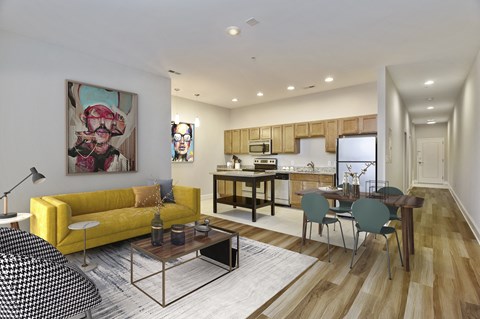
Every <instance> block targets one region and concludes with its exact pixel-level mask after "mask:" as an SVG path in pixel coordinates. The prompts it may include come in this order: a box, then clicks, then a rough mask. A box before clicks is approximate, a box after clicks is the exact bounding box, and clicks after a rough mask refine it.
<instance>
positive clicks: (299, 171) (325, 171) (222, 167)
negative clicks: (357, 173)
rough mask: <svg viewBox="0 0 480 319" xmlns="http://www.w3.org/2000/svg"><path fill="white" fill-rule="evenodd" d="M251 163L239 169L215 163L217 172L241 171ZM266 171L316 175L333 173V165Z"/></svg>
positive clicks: (251, 167) (250, 167) (269, 171)
mask: <svg viewBox="0 0 480 319" xmlns="http://www.w3.org/2000/svg"><path fill="white" fill-rule="evenodd" d="M253 168H254V167H253V166H252V165H245V166H242V168H240V169H235V168H231V167H227V166H226V165H217V172H220V171H226V172H242V169H253ZM266 172H268V173H284V174H316V175H334V174H335V167H316V168H315V170H314V171H312V169H311V168H310V167H295V168H294V169H293V170H289V169H288V170H287V169H276V170H267V171H266Z"/></svg>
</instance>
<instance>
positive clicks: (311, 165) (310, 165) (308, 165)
mask: <svg viewBox="0 0 480 319" xmlns="http://www.w3.org/2000/svg"><path fill="white" fill-rule="evenodd" d="M307 167H311V168H312V171H314V170H315V164H313V161H311V162H310V163H308V164H307Z"/></svg>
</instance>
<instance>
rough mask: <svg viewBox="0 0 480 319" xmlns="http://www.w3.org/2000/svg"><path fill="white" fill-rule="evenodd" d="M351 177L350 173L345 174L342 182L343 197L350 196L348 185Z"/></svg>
mask: <svg viewBox="0 0 480 319" xmlns="http://www.w3.org/2000/svg"><path fill="white" fill-rule="evenodd" d="M349 175H350V174H349V173H348V172H345V173H344V174H343V181H342V189H343V196H348V195H350V190H349V183H348V176H349Z"/></svg>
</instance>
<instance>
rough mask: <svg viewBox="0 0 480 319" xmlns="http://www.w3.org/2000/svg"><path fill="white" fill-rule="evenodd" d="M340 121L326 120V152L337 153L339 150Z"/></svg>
mask: <svg viewBox="0 0 480 319" xmlns="http://www.w3.org/2000/svg"><path fill="white" fill-rule="evenodd" d="M337 137H338V121H337V120H327V121H325V152H331V153H335V152H336V150H337Z"/></svg>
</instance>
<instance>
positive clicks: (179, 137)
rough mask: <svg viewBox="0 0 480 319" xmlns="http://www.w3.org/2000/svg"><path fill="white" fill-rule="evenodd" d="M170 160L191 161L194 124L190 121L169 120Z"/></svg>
mask: <svg viewBox="0 0 480 319" xmlns="http://www.w3.org/2000/svg"><path fill="white" fill-rule="evenodd" d="M170 132H171V137H172V145H171V154H172V162H175V163H177V162H193V158H194V156H193V149H194V148H193V145H194V135H195V125H194V124H192V123H184V122H180V123H178V124H175V122H171V130H170Z"/></svg>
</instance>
